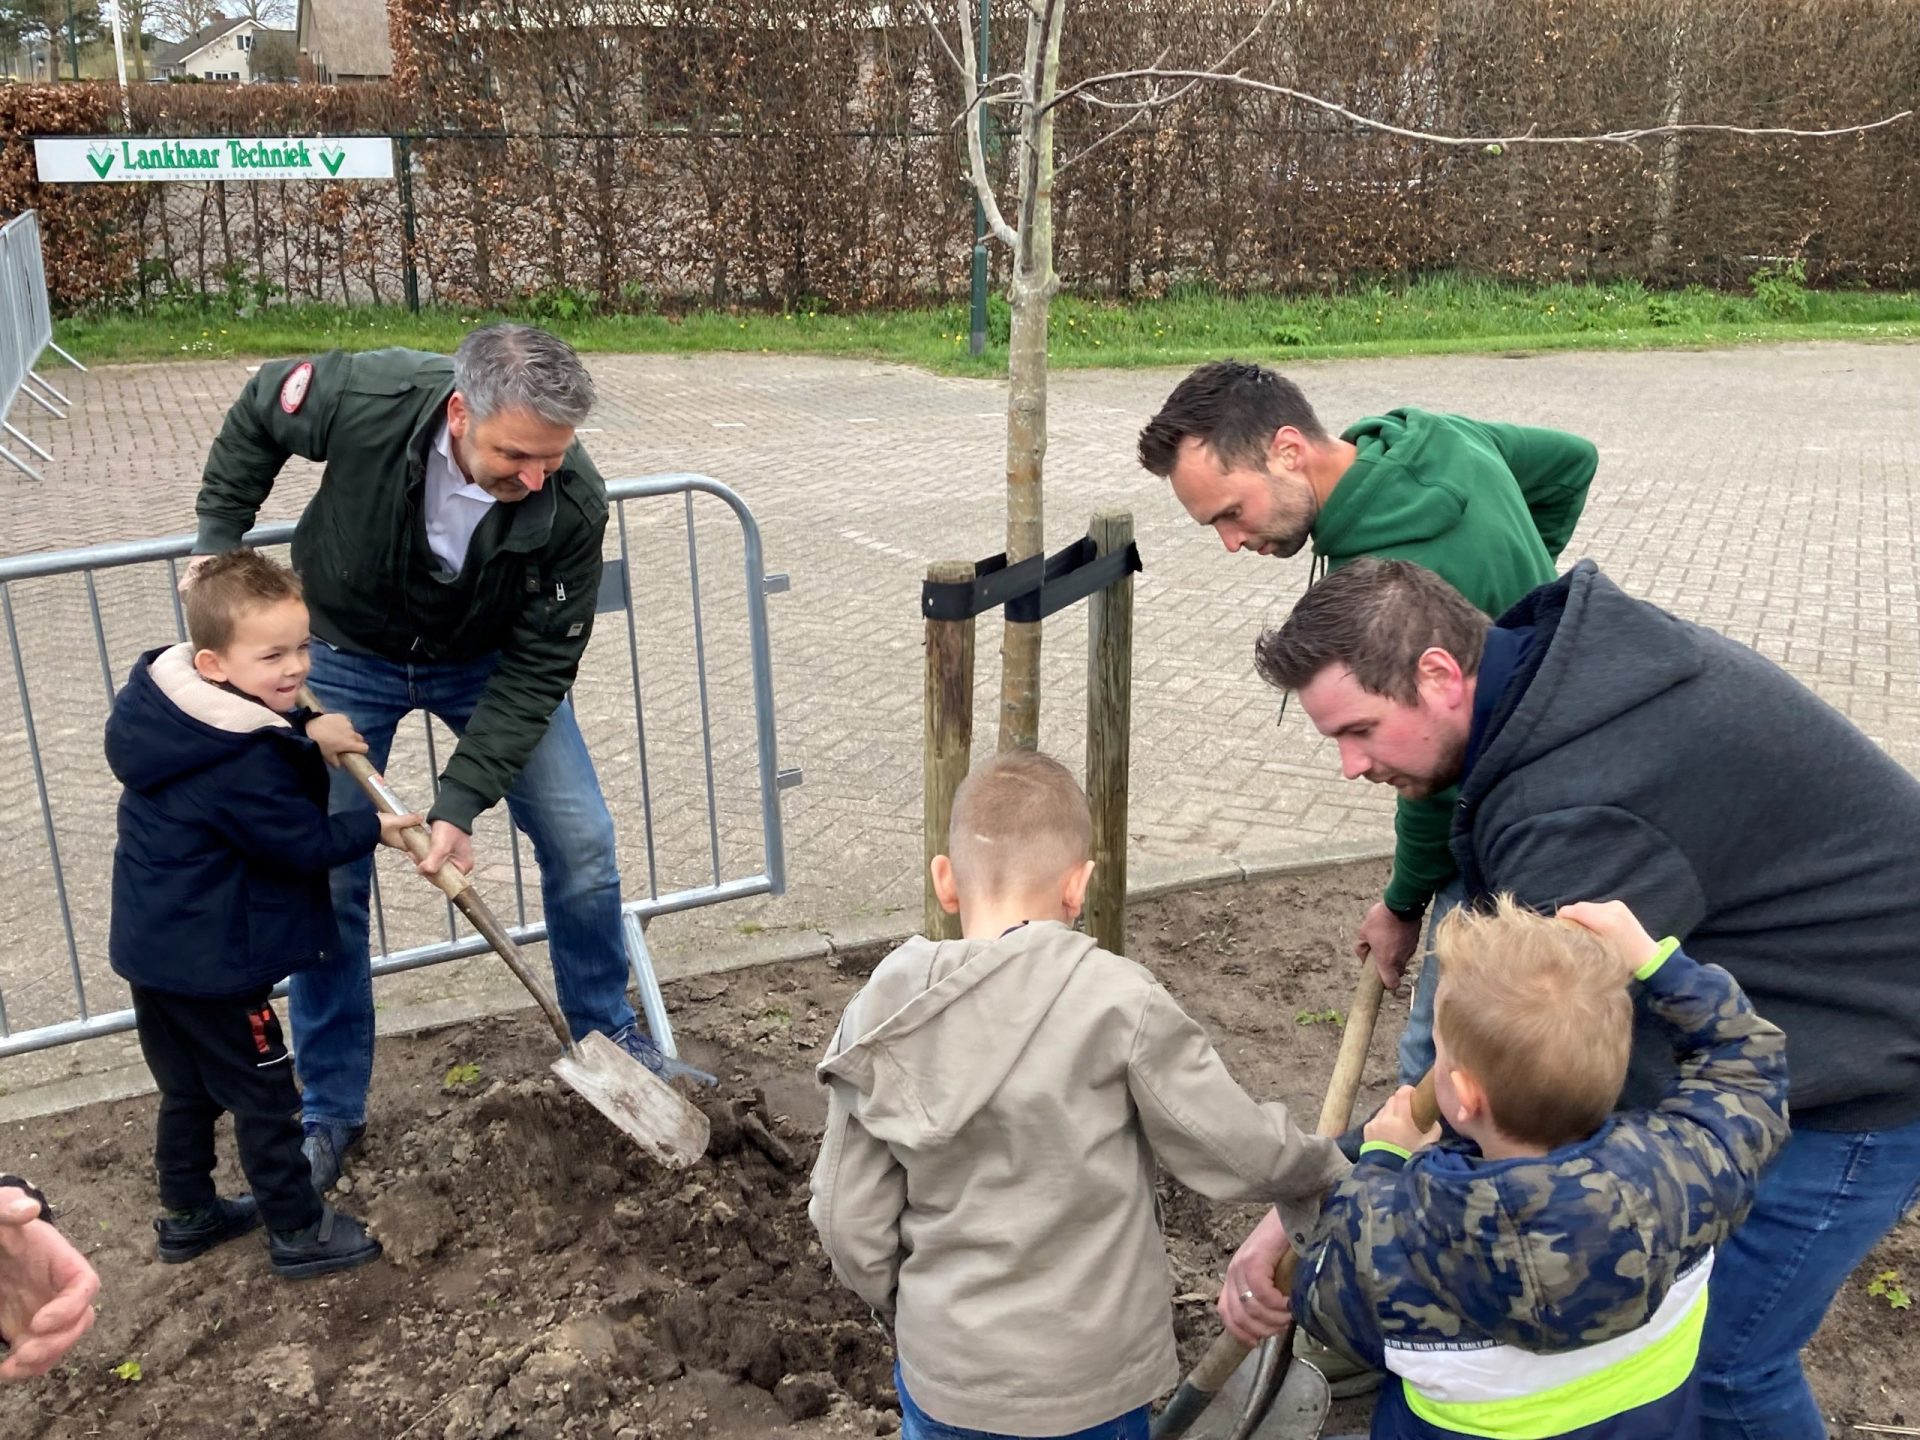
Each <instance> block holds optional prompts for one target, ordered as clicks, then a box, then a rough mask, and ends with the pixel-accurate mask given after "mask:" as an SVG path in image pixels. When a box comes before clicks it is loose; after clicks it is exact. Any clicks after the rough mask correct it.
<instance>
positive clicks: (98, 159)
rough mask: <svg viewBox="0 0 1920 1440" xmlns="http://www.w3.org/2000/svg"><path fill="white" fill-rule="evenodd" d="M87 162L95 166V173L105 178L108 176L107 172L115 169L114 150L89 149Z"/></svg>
mask: <svg viewBox="0 0 1920 1440" xmlns="http://www.w3.org/2000/svg"><path fill="white" fill-rule="evenodd" d="M87 164H89V165H91V166H92V167H93V173H94V174H96V175H98V176H99V177H100V178H101V179H102V180H104V179H106V178H107V172H108V171H109V170H111V169H113V151H111V150H104V151H102V150H89V151H88V152H87Z"/></svg>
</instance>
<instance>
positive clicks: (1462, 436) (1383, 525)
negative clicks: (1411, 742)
mask: <svg viewBox="0 0 1920 1440" xmlns="http://www.w3.org/2000/svg"><path fill="white" fill-rule="evenodd" d="M1341 438H1342V439H1344V440H1348V441H1350V442H1352V444H1353V445H1354V446H1355V447H1356V448H1357V449H1358V450H1359V452H1360V453H1359V454H1358V455H1357V456H1355V457H1354V461H1353V464H1352V465H1351V466H1350V467H1348V469H1347V473H1346V474H1344V475H1342V476H1341V477H1340V482H1339V484H1337V485H1335V486H1334V488H1333V493H1332V494H1331V495H1329V496H1328V497H1327V503H1326V504H1325V505H1324V506H1322V507H1321V510H1320V514H1319V516H1318V518H1317V519H1316V520H1315V521H1314V526H1313V549H1314V553H1315V554H1316V555H1322V556H1325V557H1326V560H1327V565H1328V568H1330V569H1336V570H1337V569H1338V568H1339V567H1340V566H1342V565H1345V564H1346V563H1347V562H1349V561H1351V560H1356V559H1358V558H1359V557H1360V556H1362V555H1375V556H1378V557H1379V558H1381V559H1383V560H1411V561H1412V562H1413V563H1414V564H1416V565H1422V566H1425V567H1426V568H1427V569H1429V570H1431V571H1433V572H1434V573H1435V574H1436V575H1438V576H1439V577H1440V578H1441V579H1443V580H1445V581H1446V582H1447V583H1448V584H1449V585H1451V586H1453V588H1454V589H1456V590H1458V591H1459V592H1460V593H1461V594H1462V595H1464V596H1466V597H1467V599H1469V600H1471V601H1472V602H1473V603H1474V604H1475V605H1477V606H1479V607H1480V608H1481V609H1482V610H1484V611H1486V612H1487V614H1489V615H1496V616H1497V615H1500V614H1503V613H1504V612H1505V611H1506V610H1507V609H1508V608H1509V607H1510V606H1512V605H1514V604H1516V603H1518V601H1519V600H1520V597H1521V596H1523V595H1525V594H1526V593H1527V592H1528V591H1530V590H1532V589H1533V588H1534V587H1535V586H1538V585H1544V584H1546V583H1547V582H1548V581H1550V580H1552V579H1553V578H1554V568H1553V562H1554V560H1555V559H1557V558H1558V556H1559V554H1560V552H1561V551H1562V550H1564V549H1565V548H1566V544H1567V541H1568V540H1570V539H1571V538H1572V537H1573V527H1574V526H1575V525H1576V524H1577V523H1578V522H1579V520H1580V512H1581V510H1582V509H1583V508H1585V506H1586V503H1587V486H1588V485H1589V484H1591V483H1592V481H1593V472H1594V470H1595V469H1596V468H1598V466H1599V463H1600V456H1599V452H1598V451H1596V450H1595V449H1594V448H1593V443H1592V442H1591V441H1588V440H1583V439H1581V438H1580V437H1579V436H1578V435H1568V434H1566V433H1564V432H1562V431H1559V430H1536V429H1530V428H1528V427H1525V426H1521V425H1490V424H1487V423H1485V422H1483V421H1479V420H1468V419H1466V418H1465V417H1464V416H1460V415H1433V414H1429V413H1428V412H1426V411H1424V410H1392V411H1389V412H1388V413H1387V414H1385V415H1377V416H1372V417H1370V418H1368V419H1365V420H1362V421H1360V422H1359V423H1358V424H1356V425H1354V426H1353V427H1352V428H1350V429H1349V430H1347V432H1346V433H1345V434H1344V435H1343V436H1342V437H1341ZM1457 796H1458V792H1457V791H1455V790H1447V791H1445V792H1443V793H1441V794H1439V795H1434V796H1431V797H1429V798H1427V799H1425V800H1402V801H1400V803H1399V804H1398V805H1397V806H1396V807H1395V808H1394V816H1393V830H1394V850H1393V879H1392V881H1391V882H1390V883H1389V884H1388V886H1387V893H1386V900H1387V903H1388V904H1389V905H1391V906H1393V907H1394V908H1395V909H1398V910H1410V909H1412V908H1414V907H1415V906H1417V905H1423V904H1425V903H1426V902H1427V900H1429V899H1430V898H1431V897H1432V896H1433V893H1434V892H1435V891H1436V890H1438V889H1439V888H1440V887H1441V886H1443V885H1445V884H1446V883H1447V881H1449V880H1451V879H1452V878H1453V876H1454V873H1455V867H1454V861H1453V855H1452V853H1451V852H1450V851H1449V850H1448V848H1447V837H1448V834H1449V832H1450V830H1451V828H1452V821H1453V806H1454V802H1455V800H1456V798H1457Z"/></svg>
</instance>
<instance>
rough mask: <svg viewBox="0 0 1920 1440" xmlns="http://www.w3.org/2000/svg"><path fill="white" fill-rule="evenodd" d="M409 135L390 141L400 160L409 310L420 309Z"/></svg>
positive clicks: (403, 245)
mask: <svg viewBox="0 0 1920 1440" xmlns="http://www.w3.org/2000/svg"><path fill="white" fill-rule="evenodd" d="M412 140H413V136H412V135H411V134H409V133H407V132H406V131H402V132H401V133H400V134H398V135H396V136H394V141H393V143H394V144H395V145H396V146H397V147H398V148H399V151H400V153H399V156H398V159H399V162H400V232H401V241H400V246H401V257H400V262H401V266H402V271H403V273H404V274H405V276H406V287H407V309H408V311H409V312H411V313H412V314H415V315H418V314H419V313H420V270H419V267H418V266H417V265H416V264H415V262H414V245H415V243H416V242H415V234H414V213H413V145H412Z"/></svg>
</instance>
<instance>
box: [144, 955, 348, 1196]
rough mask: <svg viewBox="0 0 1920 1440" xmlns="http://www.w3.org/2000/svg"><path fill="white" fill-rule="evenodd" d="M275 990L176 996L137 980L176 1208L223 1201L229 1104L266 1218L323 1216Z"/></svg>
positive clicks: (164, 1176) (161, 1166) (167, 1181)
mask: <svg viewBox="0 0 1920 1440" xmlns="http://www.w3.org/2000/svg"><path fill="white" fill-rule="evenodd" d="M271 995H272V991H271V990H269V989H268V988H267V987H265V986H262V987H261V988H260V989H259V990H257V991H255V992H253V993H252V994H249V995H235V996H219V997H210V996H200V995H175V994H172V993H171V992H169V991H165V990H150V989H148V988H147V987H146V986H144V985H135V986H134V987H133V1015H134V1021H135V1024H136V1025H137V1026H138V1027H139V1031H140V1049H141V1050H142V1052H143V1053H145V1055H146V1057H147V1068H148V1069H149V1070H151V1071H152V1072H153V1079H154V1083H155V1084H156V1085H157V1086H159V1089H160V1124H159V1134H158V1137H157V1139H156V1142H155V1144H154V1152H153V1158H154V1164H155V1166H156V1167H157V1168H158V1170H159V1172H160V1203H161V1205H162V1206H164V1207H165V1208H166V1209H168V1210H176V1211H185V1210H200V1209H203V1208H205V1207H206V1206H209V1205H211V1204H213V1202H214V1200H215V1198H216V1193H215V1190H214V1186H213V1126H214V1122H215V1121H216V1120H218V1119H219V1118H220V1112H221V1111H223V1110H224V1111H226V1112H228V1113H229V1114H231V1115H232V1116H233V1138H234V1140H235V1142H236V1144H237V1145H238V1147H239V1150H240V1168H241V1169H242V1170H244V1171H246V1174H247V1181H248V1183H249V1184H250V1185H251V1186H252V1187H253V1197H254V1199H255V1201H256V1202H258V1204H259V1206H260V1218H261V1219H262V1220H263V1221H265V1223H266V1226H267V1228H268V1229H269V1230H279V1231H287V1230H300V1229H303V1228H305V1227H306V1226H308V1225H311V1224H313V1223H314V1222H315V1221H317V1220H318V1219H319V1218H320V1208H321V1207H320V1196H319V1195H318V1193H316V1192H315V1190H314V1188H313V1173H312V1171H311V1169H310V1168H309V1167H308V1164H307V1157H306V1156H305V1155H303V1154H302V1153H301V1151H300V1142H301V1139H302V1134H301V1129H300V1118H299V1116H300V1092H299V1091H298V1090H297V1089H295V1088H294V1083H293V1057H292V1055H291V1054H289V1053H288V1051H287V1043H286V1040H285V1039H284V1038H283V1037H282V1035H281V1033H280V1019H279V1017H278V1016H276V1015H275V1014H274V1013H273V1005H272V1004H271V1001H270V996H271Z"/></svg>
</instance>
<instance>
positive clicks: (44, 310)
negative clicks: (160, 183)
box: [0, 210, 87, 480]
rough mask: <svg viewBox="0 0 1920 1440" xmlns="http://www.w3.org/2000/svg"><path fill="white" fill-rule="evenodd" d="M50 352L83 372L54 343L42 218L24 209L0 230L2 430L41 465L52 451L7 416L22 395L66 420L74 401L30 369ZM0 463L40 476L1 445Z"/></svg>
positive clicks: (0, 406) (76, 361)
mask: <svg viewBox="0 0 1920 1440" xmlns="http://www.w3.org/2000/svg"><path fill="white" fill-rule="evenodd" d="M47 350H51V351H53V353H54V354H56V355H58V356H59V357H60V358H61V359H62V360H65V361H66V362H67V363H68V364H69V365H71V366H73V367H74V368H75V369H76V370H85V369H86V368H87V367H86V366H84V365H82V364H81V363H80V362H79V361H78V360H76V359H74V358H73V356H71V355H69V354H67V352H66V351H64V350H62V349H61V348H60V347H59V346H58V345H56V344H54V343H53V310H52V308H51V307H50V306H49V305H48V303H47V269H46V261H45V259H44V258H43V257H42V255H41V253H40V217H39V216H38V215H37V214H35V213H34V212H33V211H31V210H28V211H27V212H25V213H24V214H21V215H16V216H14V218H13V219H11V220H9V221H7V223H6V224H5V225H0V429H3V430H5V431H6V433H7V434H8V435H11V436H12V437H13V438H14V439H15V440H18V441H19V442H20V444H21V445H23V446H24V447H25V448H26V449H28V450H31V451H32V452H33V453H34V454H35V455H37V456H39V457H40V458H41V459H42V460H49V461H50V460H52V459H53V456H52V454H51V453H50V452H48V451H47V450H45V449H43V448H42V447H40V446H39V445H36V444H35V443H34V442H33V441H32V440H31V439H29V438H28V437H27V436H26V435H25V434H24V433H23V432H22V431H21V430H20V429H19V428H18V427H16V426H15V425H14V423H13V422H12V421H11V420H9V419H8V418H7V417H8V416H9V415H10V414H12V413H13V402H14V400H15V398H16V397H18V396H21V395H24V396H26V397H27V399H29V400H31V401H33V403H34V404H36V405H38V406H39V407H40V408H41V409H42V410H45V411H47V412H49V413H50V414H52V415H53V416H54V417H55V418H56V419H60V420H64V419H66V418H67V412H66V410H65V409H62V408H61V407H62V406H65V407H68V408H71V407H72V405H73V402H72V401H71V400H69V399H68V398H67V397H66V396H64V395H62V394H61V393H60V392H59V391H58V390H56V389H54V388H53V386H52V385H50V384H48V383H47V382H46V380H44V379H43V378H42V377H41V376H40V375H39V374H38V373H37V372H35V370H34V368H33V367H34V366H35V365H36V364H38V363H39V360H40V356H41V354H42V353H43V352H45V351H47ZM0 460H5V461H6V462H7V463H8V464H10V465H12V466H13V467H14V468H15V469H16V470H19V471H21V472H23V473H24V474H26V475H28V476H29V477H31V478H32V479H35V480H38V479H39V478H40V472H39V471H37V470H35V469H34V468H33V466H31V465H29V464H28V463H27V462H26V461H25V460H22V459H21V458H20V457H19V456H18V455H16V454H14V453H13V452H12V451H11V450H9V449H7V447H6V446H5V445H0Z"/></svg>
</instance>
